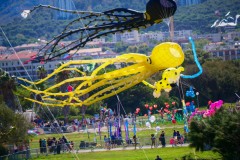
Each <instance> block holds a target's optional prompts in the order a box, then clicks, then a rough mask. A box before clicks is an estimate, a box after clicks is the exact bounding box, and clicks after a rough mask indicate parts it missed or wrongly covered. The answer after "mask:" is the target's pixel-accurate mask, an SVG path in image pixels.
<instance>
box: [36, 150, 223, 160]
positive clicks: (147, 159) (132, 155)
mask: <svg viewBox="0 0 240 160" xmlns="http://www.w3.org/2000/svg"><path fill="white" fill-rule="evenodd" d="M157 155H159V156H160V157H161V158H162V159H163V160H180V159H182V157H183V156H186V155H191V157H192V158H193V159H195V158H196V159H205V160H210V159H212V160H213V159H221V156H220V155H218V154H217V153H213V152H212V151H205V152H194V149H193V148H190V147H174V148H172V147H171V148H154V149H137V150H120V151H111V150H110V151H103V152H90V153H78V154H73V153H64V154H60V155H48V156H40V157H38V158H35V159H38V160H42V159H51V160H61V159H64V160H73V159H74V160H78V159H79V160H154V159H155V158H156V156H157Z"/></svg>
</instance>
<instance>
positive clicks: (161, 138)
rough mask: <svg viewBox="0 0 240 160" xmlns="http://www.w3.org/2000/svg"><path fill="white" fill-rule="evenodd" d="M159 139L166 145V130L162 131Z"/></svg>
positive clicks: (163, 145)
mask: <svg viewBox="0 0 240 160" xmlns="http://www.w3.org/2000/svg"><path fill="white" fill-rule="evenodd" d="M159 141H160V142H161V144H162V147H165V146H166V140H165V133H164V131H162V133H161V134H160V137H159Z"/></svg>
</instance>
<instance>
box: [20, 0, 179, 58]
mask: <svg viewBox="0 0 240 160" xmlns="http://www.w3.org/2000/svg"><path fill="white" fill-rule="evenodd" d="M38 8H49V9H53V10H57V11H59V12H70V13H72V14H77V15H78V18H76V19H74V20H73V21H71V22H70V23H69V24H68V25H67V26H66V27H65V28H64V30H63V31H62V32H61V34H60V35H58V36H56V37H54V38H53V39H52V40H50V41H49V42H48V43H47V44H46V45H45V46H44V47H43V48H42V49H41V50H40V51H39V53H38V57H41V61H49V60H51V59H53V58H55V57H59V56H61V55H63V56H64V55H65V54H66V53H69V51H71V50H78V49H80V48H82V47H84V46H85V45H86V43H87V42H89V41H92V40H93V39H96V38H100V37H102V36H106V35H108V34H112V33H117V32H124V31H131V30H138V29H140V28H147V27H149V26H151V25H153V24H156V23H160V22H162V21H163V19H165V18H169V17H171V16H173V15H174V13H175V11H176V9H177V5H176V3H175V1H173V0H149V2H148V3H147V4H146V11H145V12H139V11H135V10H131V9H126V8H116V9H112V10H108V11H105V12H89V11H77V10H71V11H68V10H63V9H60V8H56V7H52V6H45V5H40V6H36V7H34V8H33V9H32V10H24V11H23V12H22V14H21V15H22V17H23V18H27V17H28V15H29V14H30V13H31V12H33V11H34V10H36V9H38ZM79 26H83V27H79ZM72 37H75V38H76V39H75V40H72V42H71V43H69V44H65V45H62V44H63V43H62V42H63V41H69V38H72Z"/></svg>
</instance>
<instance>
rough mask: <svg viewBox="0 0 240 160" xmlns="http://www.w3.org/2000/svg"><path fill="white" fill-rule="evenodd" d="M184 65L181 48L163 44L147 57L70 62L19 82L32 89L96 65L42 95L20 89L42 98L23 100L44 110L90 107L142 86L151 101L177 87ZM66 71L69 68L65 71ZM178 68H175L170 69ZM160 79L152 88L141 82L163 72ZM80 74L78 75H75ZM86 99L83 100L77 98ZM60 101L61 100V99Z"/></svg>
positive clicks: (126, 55)
mask: <svg viewBox="0 0 240 160" xmlns="http://www.w3.org/2000/svg"><path fill="white" fill-rule="evenodd" d="M183 61H184V53H183V51H182V48H181V47H180V46H179V45H178V44H177V43H173V42H165V43H161V44H159V45H157V46H156V47H154V49H153V50H152V53H151V55H150V56H146V55H144V54H137V53H129V54H123V55H120V56H117V57H116V58H107V59H95V60H72V61H69V62H67V63H65V64H63V65H61V66H60V67H59V68H57V69H56V70H54V72H53V73H51V74H49V75H48V76H47V77H46V78H44V79H41V80H39V81H37V82H31V81H28V80H26V79H22V78H19V79H20V80H23V81H25V82H28V83H30V84H32V85H37V84H40V83H43V82H45V81H47V80H48V79H49V78H52V77H53V76H54V75H56V74H58V73H60V72H63V71H65V70H75V71H78V70H77V69H76V68H74V66H77V65H82V64H89V63H100V64H101V65H99V67H97V68H96V69H95V70H94V71H93V72H92V74H91V75H89V76H88V75H87V74H85V73H83V74H82V76H80V77H74V78H69V79H66V80H64V81H62V82H60V83H58V84H55V85H53V86H51V87H49V88H47V89H45V90H43V91H40V90H35V89H32V88H31V87H27V86H23V87H24V88H26V89H27V90H29V91H31V92H33V93H35V94H39V95H41V96H42V100H40V101H39V100H35V99H31V98H26V99H28V100H30V101H32V102H36V103H39V104H42V105H48V106H66V105H68V106H82V105H87V106H88V105H91V104H93V103H95V102H97V101H100V100H103V99H106V98H108V97H111V96H113V95H115V94H117V93H120V92H122V91H124V90H126V89H128V88H130V87H132V86H135V85H136V84H139V83H141V82H143V83H144V84H145V85H147V86H149V87H151V88H153V89H154V92H153V95H154V97H159V96H160V94H161V91H162V90H165V91H167V92H168V91H170V90H171V86H170V84H171V83H177V82H178V80H179V78H180V73H181V72H182V71H184V68H183V67H178V66H180V65H181V64H182V63H183ZM119 63H126V64H127V65H126V67H123V68H120V69H116V70H113V71H110V72H105V73H103V74H101V73H100V72H99V71H101V70H105V68H106V67H107V66H109V65H112V64H119ZM66 67H69V68H66ZM174 67H178V68H174ZM163 70H165V71H164V72H163V74H162V79H161V80H160V81H158V82H156V83H155V84H154V85H152V84H150V83H148V82H146V81H144V80H145V79H147V78H149V77H150V76H151V75H153V74H154V73H156V72H158V71H163ZM79 72H80V71H79ZM76 83H77V84H78V85H77V86H75V87H74V88H75V89H74V90H71V91H67V92H65V93H59V92H56V90H57V89H58V88H59V87H60V86H62V85H70V84H76ZM85 95H88V96H87V97H88V98H86V99H85V100H81V98H80V97H82V96H85ZM63 97H64V98H63Z"/></svg>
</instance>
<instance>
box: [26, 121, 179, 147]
mask: <svg viewBox="0 0 240 160" xmlns="http://www.w3.org/2000/svg"><path fill="white" fill-rule="evenodd" d="M160 127H162V128H163V127H164V128H165V127H166V128H165V129H161V130H164V131H165V133H166V142H167V143H169V139H170V137H172V133H173V130H174V129H175V130H178V131H180V133H183V125H176V126H175V127H174V126H172V124H167V125H163V126H161V125H160ZM168 127H174V128H168ZM122 128H123V127H122ZM138 128H141V127H140V126H139V127H138ZM142 129H143V130H141V131H138V132H137V137H138V138H140V139H141V140H142V141H144V142H146V141H149V143H150V135H151V134H156V130H155V127H152V128H151V129H146V128H142ZM161 130H160V132H161ZM129 131H130V133H129V137H130V138H132V137H133V132H132V131H131V129H129ZM160 132H158V133H157V135H156V136H157V137H159V135H160ZM101 134H102V135H101V139H102V141H103V136H104V135H107V132H102V133H101ZM122 134H123V138H125V132H123V133H122ZM64 135H65V137H66V138H67V139H68V140H69V141H74V143H75V144H76V147H78V146H79V144H80V141H90V142H93V141H94V138H95V139H96V140H97V142H100V136H99V135H96V134H95V133H86V132H84V133H83V132H74V133H64ZM62 136H63V134H44V135H38V136H34V137H32V138H31V142H30V147H31V148H38V147H39V142H38V141H39V139H40V138H46V139H47V138H48V137H50V138H52V137H55V138H57V139H58V138H60V137H62Z"/></svg>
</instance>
